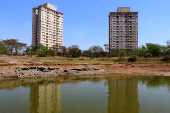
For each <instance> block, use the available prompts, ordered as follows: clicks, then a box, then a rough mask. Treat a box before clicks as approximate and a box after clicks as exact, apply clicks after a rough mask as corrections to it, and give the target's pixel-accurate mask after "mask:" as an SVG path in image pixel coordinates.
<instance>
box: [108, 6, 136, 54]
mask: <svg viewBox="0 0 170 113" xmlns="http://www.w3.org/2000/svg"><path fill="white" fill-rule="evenodd" d="M137 47H138V12H131V11H130V8H128V7H119V8H118V9H117V11H116V12H110V14H109V50H110V51H111V50H112V49H116V50H117V49H130V50H133V49H136V48H137Z"/></svg>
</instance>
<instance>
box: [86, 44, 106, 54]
mask: <svg viewBox="0 0 170 113" xmlns="http://www.w3.org/2000/svg"><path fill="white" fill-rule="evenodd" d="M88 51H89V54H90V57H103V56H106V53H105V52H104V50H103V48H102V47H101V46H98V45H97V46H91V47H90V48H89V49H88Z"/></svg>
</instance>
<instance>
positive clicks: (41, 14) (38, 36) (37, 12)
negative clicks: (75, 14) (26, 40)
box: [32, 3, 64, 49]
mask: <svg viewBox="0 0 170 113" xmlns="http://www.w3.org/2000/svg"><path fill="white" fill-rule="evenodd" d="M63 22H64V16H63V13H61V12H59V11H57V8H56V7H55V6H54V5H52V4H49V3H45V4H43V5H40V6H38V7H36V8H33V10H32V46H36V45H39V44H41V45H44V46H46V47H48V48H51V49H57V48H59V47H61V46H63V24H64V23H63Z"/></svg>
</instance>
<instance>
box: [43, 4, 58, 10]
mask: <svg viewBox="0 0 170 113" xmlns="http://www.w3.org/2000/svg"><path fill="white" fill-rule="evenodd" d="M42 6H44V7H46V8H49V9H52V10H55V11H57V7H56V6H55V5H53V4H51V3H45V4H43V5H42Z"/></svg>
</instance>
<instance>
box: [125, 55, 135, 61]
mask: <svg viewBox="0 0 170 113" xmlns="http://www.w3.org/2000/svg"><path fill="white" fill-rule="evenodd" d="M127 60H128V62H136V61H137V58H136V56H132V57H129V58H128V59H127Z"/></svg>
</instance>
